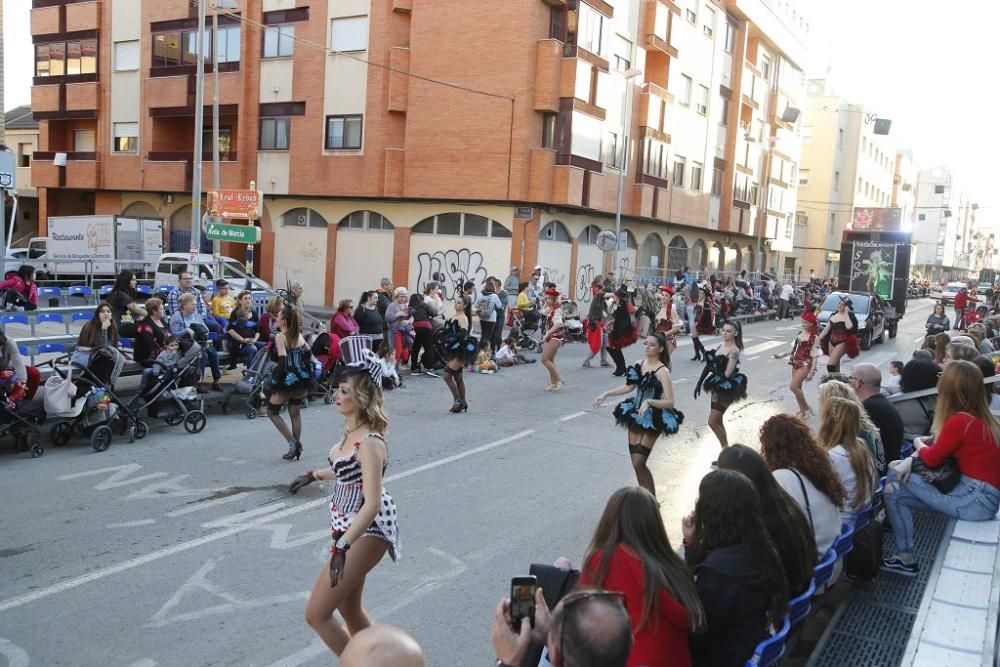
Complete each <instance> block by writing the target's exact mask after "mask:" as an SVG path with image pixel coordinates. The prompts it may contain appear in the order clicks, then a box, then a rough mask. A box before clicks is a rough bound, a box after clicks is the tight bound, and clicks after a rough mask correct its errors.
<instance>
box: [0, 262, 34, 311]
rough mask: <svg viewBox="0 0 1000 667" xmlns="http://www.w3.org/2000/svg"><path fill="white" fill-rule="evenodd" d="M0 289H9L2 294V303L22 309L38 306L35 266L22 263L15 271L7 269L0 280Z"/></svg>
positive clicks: (31, 308) (32, 308)
mask: <svg viewBox="0 0 1000 667" xmlns="http://www.w3.org/2000/svg"><path fill="white" fill-rule="evenodd" d="M0 290H11V293H10V294H9V295H4V298H3V302H4V304H3V305H9V306H14V307H15V308H20V309H22V310H35V309H37V308H38V285H36V284H35V267H33V266H31V265H30V264H22V265H21V267H20V268H19V269H18V270H17V271H8V272H7V273H6V275H4V279H3V280H2V281H0Z"/></svg>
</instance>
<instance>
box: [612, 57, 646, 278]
mask: <svg viewBox="0 0 1000 667" xmlns="http://www.w3.org/2000/svg"><path fill="white" fill-rule="evenodd" d="M637 76H642V70H640V69H637V68H635V67H632V68H629V69H628V70H626V71H625V131H624V133H623V135H622V140H623V142H624V144H625V146H624V147H623V148H622V166H621V169H620V170H619V171H618V205H617V206H616V207H615V251H614V254H613V255H612V256H611V257H612V259H611V261H612V262H613V263H614V266H615V283H619V282H620V281H621V269H620V268H619V266H618V248H619V246H620V243H621V235H622V197H623V195H624V192H625V172H626V171H628V147H629V143H630V142H631V133H632V88H633V86H632V79H634V78H636V77H637Z"/></svg>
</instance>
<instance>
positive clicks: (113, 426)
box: [49, 346, 149, 452]
mask: <svg viewBox="0 0 1000 667" xmlns="http://www.w3.org/2000/svg"><path fill="white" fill-rule="evenodd" d="M124 364H125V358H124V357H123V356H122V353H121V352H119V351H118V350H116V349H115V348H113V347H107V346H104V347H96V348H94V349H93V350H91V352H90V359H89V361H88V362H87V365H86V366H83V365H81V364H79V363H76V362H72V363H71V365H70V368H69V369H67V370H66V371H62V370H59V368H57V367H56V366H55V364H53V368H54V370H55V372H56V373H57V374H59V375H61V376H62V377H66V376H67V375H68V374H70V373H72V379H73V382H74V383H75V385H76V396H75V398H74V400H73V402H72V404H71V406H70V408H69V410H67V411H65V412H59V413H56V414H54V415H52V416H54V417H62V418H63V419H65V420H66V421H61V422H58V423H57V424H56V425H55V426H53V427H52V431H51V432H50V433H49V437H50V438H51V439H52V443H53V444H54V445H56V446H57V447H58V446H62V445H65V444H66V443H67V442H69V440H70V438H72V437H73V434H74V433H80V434H82V435H85V436H87V437H89V438H90V446H91V447H93V448H94V450H95V451H98V452H103V451H104V450H106V449H107V448H108V447H110V446H111V438H112V435H113V433H114V431H115V430H117V431H118V433H119V434H121V435H127V436H128V440H129V442H134V441H136V440H141V439H142V438H145V437H146V434H147V433H148V432H149V427H148V425H147V424H146V422H144V421H142V420H140V419H139V418H138V416H137V415H136V413H135V412H134V411H133V410H132V409H131V408H129V407H128V406H127V405H126V404H125V403H124V402H123V401H122V400H121V399H120V398H119V397H118V396H117V395H115V393H114V384H115V382H117V381H118V376H119V375H120V374H121V372H122V366H124Z"/></svg>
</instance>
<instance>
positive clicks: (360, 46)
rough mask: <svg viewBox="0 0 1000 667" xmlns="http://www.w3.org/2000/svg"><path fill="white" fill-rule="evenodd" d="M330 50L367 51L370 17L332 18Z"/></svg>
mask: <svg viewBox="0 0 1000 667" xmlns="http://www.w3.org/2000/svg"><path fill="white" fill-rule="evenodd" d="M330 50H332V51H367V50H368V17H367V16H351V17H348V18H339V19H330Z"/></svg>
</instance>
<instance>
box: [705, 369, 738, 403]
mask: <svg viewBox="0 0 1000 667" xmlns="http://www.w3.org/2000/svg"><path fill="white" fill-rule="evenodd" d="M701 387H702V389H704V390H705V391H710V392H715V393H716V394H719V395H720V396H722V397H723V398H725V399H726V400H727V401H729V402H730V403H732V402H734V401H739V400H742V399H744V398H746V397H747V376H746V375H744V374H743V373H735V374H734V375H733V376H732V377H729V378H727V377H723V376H721V375H719V374H717V373H709V375H708V377H707V378H705V382H703V383H702V385H701Z"/></svg>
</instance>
